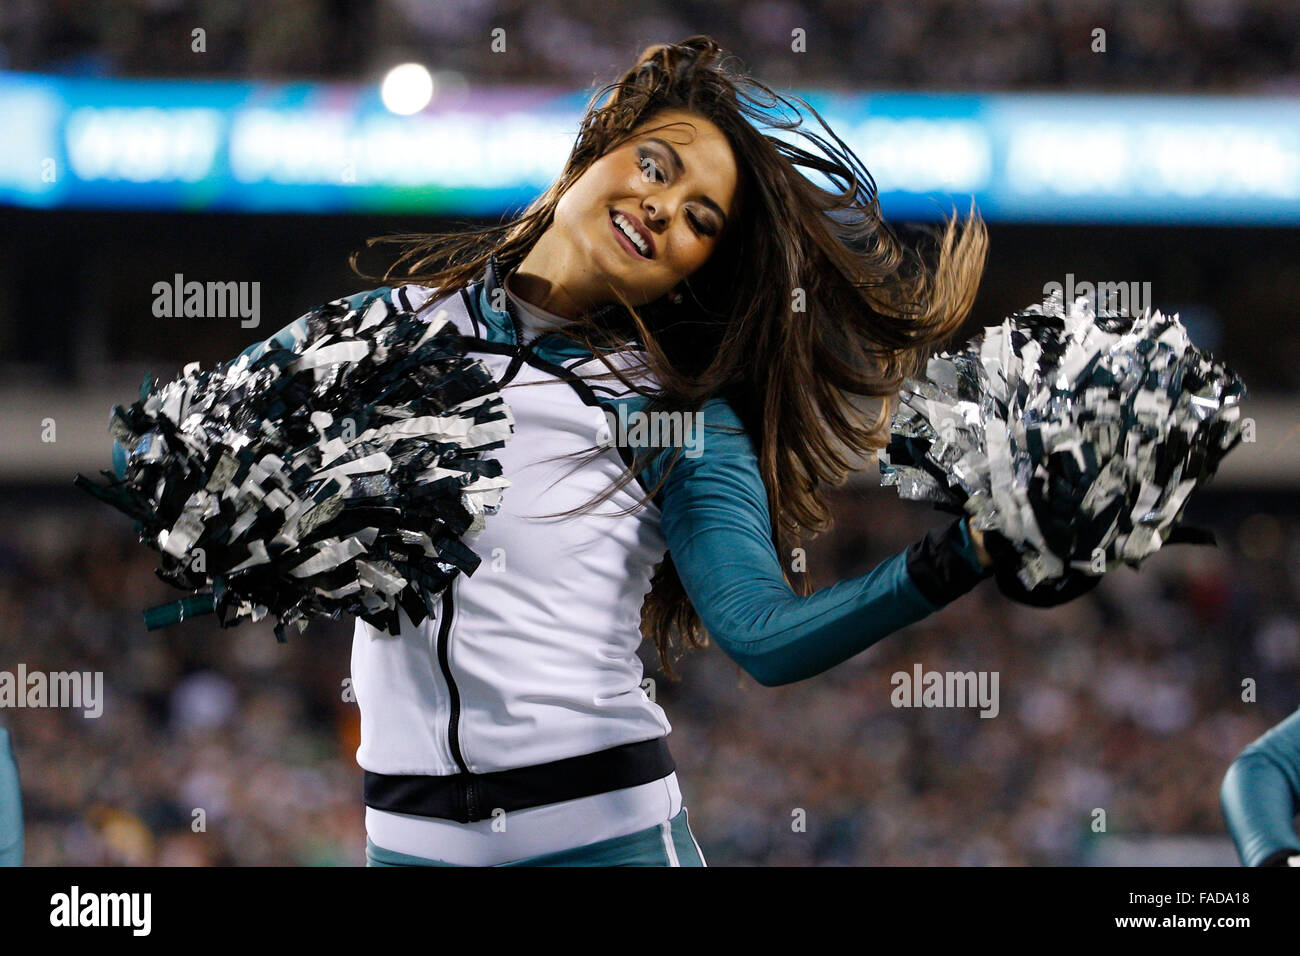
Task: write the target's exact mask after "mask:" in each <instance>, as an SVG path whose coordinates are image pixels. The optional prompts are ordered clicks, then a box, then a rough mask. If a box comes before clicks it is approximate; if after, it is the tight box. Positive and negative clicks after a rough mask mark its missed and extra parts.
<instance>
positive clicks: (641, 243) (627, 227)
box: [614, 212, 650, 256]
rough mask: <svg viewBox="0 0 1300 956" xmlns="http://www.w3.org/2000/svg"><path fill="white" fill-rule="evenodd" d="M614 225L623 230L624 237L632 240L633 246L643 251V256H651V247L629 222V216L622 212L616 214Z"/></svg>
mask: <svg viewBox="0 0 1300 956" xmlns="http://www.w3.org/2000/svg"><path fill="white" fill-rule="evenodd" d="M614 225H616V226H618V228H620V229H622V230H623V235H625V236H627V237H628V238H629V239H630V240H632V244H633V245H634V246H636V247H637V248H638V249H639V250H641V255H643V256H649V255H650V247H649V246H647V245H646V241H645V240H644V239H643V238H641V233H639V232H637V231H636V227H635V226H633V225H632V223H631V222H629V221H628V218H627V216H625V215H623V214H622V213H621V212H619V213H615V214H614Z"/></svg>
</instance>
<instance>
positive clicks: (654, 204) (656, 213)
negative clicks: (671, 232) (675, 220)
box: [642, 199, 668, 229]
mask: <svg viewBox="0 0 1300 956" xmlns="http://www.w3.org/2000/svg"><path fill="white" fill-rule="evenodd" d="M642 205H643V208H644V209H645V214H646V222H647V224H649V225H650V226H651V228H654V229H666V228H667V227H668V218H667V216H666V215H664V210H665V209H666V208H667V207H668V203H667V201H666V200H662V199H647V200H646V201H645V202H644V203H643V204H642Z"/></svg>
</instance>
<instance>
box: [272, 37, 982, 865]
mask: <svg viewBox="0 0 1300 956" xmlns="http://www.w3.org/2000/svg"><path fill="white" fill-rule="evenodd" d="M726 59H727V58H726V57H725V55H724V54H723V52H722V51H721V50H720V49H719V47H718V46H717V45H716V44H715V43H714V42H713V41H712V40H710V39H709V38H707V37H703V36H695V37H691V38H689V39H687V40H685V41H684V42H682V43H679V44H673V45H659V46H654V47H651V48H649V49H648V50H646V51H645V53H643V54H642V56H641V57H640V58H639V60H638V61H637V63H636V64H635V66H633V67H632V69H631V70H629V71H628V72H627V73H626V74H625V75H624V76H623V77H622V78H621V79H619V80H618V81H617V82H615V83H613V84H611V85H610V86H608V87H606V88H605V89H603V90H601V91H600V92H598V93H597V94H596V96H595V97H594V98H593V100H592V102H591V105H590V107H589V109H588V111H587V113H586V115H585V117H584V120H583V122H582V125H581V129H580V131H579V135H578V138H577V142H576V143H575V146H574V148H573V151H572V153H571V155H570V157H569V160H568V162H567V164H566V166H565V169H564V171H563V173H562V174H561V176H560V177H559V179H558V180H557V181H556V182H555V183H554V184H553V185H552V186H551V187H550V188H549V189H548V190H546V192H545V193H543V194H542V195H541V196H540V197H538V199H537V200H536V201H535V202H533V203H532V204H531V205H530V206H529V207H528V208H527V209H526V210H524V212H523V213H522V215H520V216H519V217H518V218H517V219H515V220H513V221H511V222H508V223H504V224H502V225H499V226H494V227H490V228H485V229H478V230H474V231H469V232H463V233H458V234H455V235H436V236H396V237H388V238H387V239H385V240H372V243H373V242H376V241H396V242H398V243H400V244H401V245H402V247H403V251H402V253H401V255H400V256H398V258H397V260H396V262H395V264H394V265H393V267H392V268H390V269H389V270H387V272H385V273H384V274H383V275H382V276H377V277H374V276H372V277H370V278H378V279H380V280H381V281H384V282H386V283H388V284H387V285H385V286H383V287H382V288H379V289H376V290H373V291H371V292H366V293H361V294H360V295H358V296H355V297H353V299H352V300H351V302H350V304H352V305H355V306H364V305H365V304H366V303H367V302H368V301H371V300H373V299H375V298H376V297H385V298H386V299H387V300H388V302H389V304H391V305H393V306H396V307H400V308H402V309H406V310H410V311H413V312H417V313H419V314H420V315H421V316H427V317H430V318H432V317H433V316H442V317H443V318H444V319H446V320H449V321H451V322H453V323H454V324H455V326H456V328H457V331H458V332H459V333H460V334H461V335H462V336H463V337H464V342H465V343H466V348H467V350H468V354H470V355H472V356H474V357H476V358H479V359H481V360H482V361H483V362H484V363H485V364H486V365H487V366H488V368H489V369H490V370H491V372H492V373H493V375H494V377H495V379H496V381H497V384H498V386H499V388H500V389H501V391H502V394H503V395H504V396H505V397H506V399H507V401H508V402H509V404H510V407H511V410H512V414H513V416H514V420H515V428H514V433H513V435H512V436H511V438H510V439H509V441H507V442H506V443H505V447H504V448H502V449H500V450H499V451H494V452H493V454H494V455H496V457H497V458H498V459H499V461H500V462H501V465H502V468H503V474H504V476H505V477H506V478H508V479H509V481H510V487H509V488H507V489H506V491H505V495H504V500H503V504H502V505H501V508H500V510H499V511H498V512H497V513H495V514H492V515H489V516H487V517H486V521H485V526H484V528H483V530H482V532H481V534H480V535H479V536H478V537H477V538H476V539H475V540H474V542H473V546H474V550H475V551H476V552H477V553H478V554H479V555H480V556H481V558H482V560H483V563H482V565H481V566H480V567H479V568H478V569H477V570H476V571H475V573H474V574H473V575H470V576H464V575H462V576H458V577H457V578H455V579H454V582H453V584H452V585H451V586H450V587H448V588H447V589H446V590H445V592H444V593H443V594H442V596H441V598H440V603H439V607H438V613H437V615H436V616H435V617H433V618H430V619H426V620H425V621H423V622H422V623H421V624H419V625H414V624H412V623H411V622H410V621H409V619H407V618H406V617H403V618H402V620H403V626H402V627H401V628H400V632H399V633H396V634H390V633H385V632H383V631H380V630H378V629H377V628H375V627H374V626H372V625H370V624H368V623H366V622H364V621H361V620H359V619H358V621H357V623H356V631H355V636H354V642H353V649H352V662H351V664H352V682H353V688H354V690H355V693H356V701H357V704H358V706H359V708H360V716H361V745H360V748H359V750H358V752H357V760H358V763H359V764H360V766H361V767H362V769H363V770H364V799H365V805H366V830H367V859H368V862H369V864H370V865H375V866H385V865H429V866H446V865H449V866H514V865H586V866H591V865H650V866H704V865H705V861H704V855H703V853H701V851H700V848H699V845H698V844H697V843H696V841H695V838H694V836H693V835H692V833H691V829H690V826H689V823H688V818H687V810H686V806H685V803H684V801H683V797H682V791H681V787H680V784H679V781H678V779H677V775H676V773H675V767H674V763H673V759H672V756H671V754H670V752H669V748H668V746H667V738H668V736H669V732H670V730H671V725H670V723H669V721H668V719H667V717H666V716H665V714H664V711H663V710H662V709H661V708H660V707H659V705H658V704H657V703H656V702H655V701H654V700H653V699H652V698H651V697H650V696H649V695H648V694H647V693H646V691H645V690H644V689H643V687H642V677H643V674H642V665H641V661H640V659H639V658H638V656H637V649H638V647H639V646H640V644H641V642H642V640H643V639H644V638H649V639H650V640H651V641H653V642H654V644H655V647H656V649H657V651H658V654H659V658H660V660H661V662H662V665H663V667H664V670H665V672H666V673H667V674H668V675H669V676H670V677H673V678H675V677H676V674H675V671H674V668H673V662H674V659H675V658H676V657H678V656H679V654H680V651H681V650H683V649H685V648H689V647H698V646H701V645H702V644H703V643H704V641H705V639H706V637H707V638H712V640H713V641H715V642H716V643H717V644H718V645H719V646H721V647H722V649H723V650H724V651H725V652H726V653H727V654H728V655H729V656H730V657H732V658H733V659H734V660H735V661H736V662H737V663H738V664H739V665H740V667H742V668H743V669H744V670H745V671H746V672H747V673H748V674H750V675H751V676H752V677H753V678H754V679H755V680H757V681H758V682H759V683H761V684H763V685H764V686H776V685H780V684H787V683H790V682H793V681H799V680H804V679H806V678H809V677H812V676H814V675H816V674H820V673H822V672H823V671H825V670H827V669H828V668H830V667H834V666H835V665H836V664H839V663H840V662H842V661H845V660H847V659H849V658H851V657H853V656H854V655H856V654H858V653H860V652H861V651H863V650H864V649H866V648H868V647H870V646H872V645H873V644H875V643H876V642H877V641H879V640H881V639H882V638H884V637H886V636H887V635H889V634H892V633H894V632H895V631H897V630H899V629H900V628H903V627H906V626H907V625H909V624H912V623H913V622H915V621H918V620H920V619H922V618H924V617H926V616H927V615H929V614H931V613H933V612H934V611H936V610H937V609H939V608H941V607H943V606H945V605H947V604H948V603H950V602H951V601H953V600H955V599H956V598H958V597H959V596H960V595H962V594H964V593H965V592H966V591H968V590H970V589H971V588H972V587H974V586H975V585H976V584H977V583H978V582H979V581H980V580H982V579H983V578H985V577H988V576H989V575H990V574H991V573H992V572H991V570H990V565H991V559H990V558H989V556H988V553H987V552H986V551H985V549H984V547H983V543H982V539H981V537H980V535H979V534H978V533H976V532H973V531H972V530H971V529H970V528H969V527H968V525H967V523H966V521H965V520H964V519H963V520H959V521H955V522H953V523H952V524H951V525H949V526H947V527H944V528H940V529H937V530H935V531H933V532H931V533H930V534H928V535H926V536H925V538H924V539H922V540H921V541H918V542H917V543H916V544H914V545H913V546H911V547H910V548H908V549H907V550H905V551H903V552H900V553H898V554H896V555H894V556H893V557H892V558H890V559H888V560H886V561H884V562H883V563H882V564H880V565H879V566H878V567H877V568H875V569H874V570H873V571H871V572H870V573H868V574H865V575H862V576H860V577H854V578H850V579H847V580H844V581H840V582H838V583H836V584H834V585H832V586H829V587H825V588H822V589H820V590H817V591H815V592H811V589H810V588H809V587H808V585H807V583H806V581H804V582H802V583H801V585H800V587H799V588H798V589H797V590H796V588H795V587H794V586H792V584H791V575H792V572H793V571H794V570H795V565H796V564H797V562H796V560H795V556H796V553H797V552H796V550H795V546H796V543H797V542H798V541H799V540H800V536H801V535H807V534H811V533H816V532H818V531H821V530H824V529H825V528H826V526H827V525H828V520H829V519H828V506H827V502H826V495H827V493H828V491H829V490H831V489H832V488H834V487H835V486H837V485H839V484H841V483H842V482H843V480H844V479H845V477H846V476H847V474H848V473H849V471H850V469H851V468H852V467H853V466H854V463H855V462H857V461H860V460H861V459H862V458H863V457H864V456H870V455H871V454H873V453H874V452H875V451H876V450H877V449H879V448H881V447H882V446H883V445H884V443H885V441H886V438H887V433H888V425H889V421H890V418H891V414H892V410H893V408H894V404H895V400H896V396H897V393H898V390H899V386H900V384H901V382H902V380H903V379H904V377H906V376H908V375H914V374H918V373H919V372H920V371H921V370H922V369H923V367H924V359H925V357H926V356H927V354H928V352H929V350H930V349H931V348H932V347H933V346H934V345H935V344H936V343H938V342H940V341H942V340H943V339H945V338H947V337H949V336H950V335H951V334H952V333H953V332H954V331H955V330H956V329H957V328H958V326H959V325H960V324H961V322H962V320H963V319H964V318H965V317H966V315H967V314H968V312H969V310H970V308H971V305H972V302H973V299H974V297H975V293H976V288H977V285H978V281H979V277H980V274H981V272H982V269H983V265H984V258H985V249H986V243H987V239H986V232H985V229H984V226H983V223H982V222H981V220H980V219H979V217H978V216H977V215H975V214H973V213H972V216H971V217H970V218H969V219H967V220H966V222H965V223H964V224H962V223H960V222H958V221H957V220H955V219H954V220H949V221H947V222H945V223H944V225H943V226H942V227H941V228H940V229H939V230H938V231H937V233H936V234H935V241H934V243H933V245H932V247H931V246H929V245H927V246H925V247H920V246H918V247H913V246H909V245H905V244H904V243H903V242H901V241H900V240H899V238H898V237H897V235H896V234H895V233H894V232H893V231H892V230H891V229H890V228H889V226H888V225H887V224H886V223H885V221H884V220H883V219H882V216H881V212H880V208H879V205H878V201H877V198H876V194H875V185H874V183H873V182H872V180H871V177H870V175H869V174H868V173H867V172H866V170H865V169H863V168H862V167H861V164H860V163H859V161H858V160H857V159H856V157H855V156H854V155H853V154H852V153H851V152H850V151H849V150H848V148H847V147H846V146H845V145H844V144H843V143H842V141H841V140H839V138H838V137H836V136H835V135H834V133H831V132H830V131H829V130H827V132H828V133H829V134H830V139H829V140H828V139H826V138H823V137H821V136H820V135H817V134H815V133H811V132H808V131H806V130H803V129H802V128H801V124H802V118H801V117H800V116H799V115H798V109H797V108H796V107H795V106H794V105H793V103H792V102H791V101H790V100H789V99H786V98H783V97H779V96H777V95H776V94H775V93H773V92H772V91H771V90H770V89H769V88H767V87H766V86H763V85H762V84H759V83H757V82H755V81H753V80H751V79H749V78H747V77H745V76H744V75H743V74H740V73H738V72H736V71H735V70H733V69H731V68H729V67H728V65H727V63H726ZM606 94H608V96H607V95H606ZM800 102H802V101H800ZM803 105H804V106H805V107H806V108H807V109H809V110H810V111H811V112H812V113H813V115H816V111H815V110H812V109H811V107H807V104H806V103H805V104H803ZM773 107H785V108H788V109H791V110H793V111H794V112H793V115H780V114H778V113H775V112H773V111H772V108H773ZM817 119H818V120H819V122H821V117H820V116H817ZM758 123H765V124H766V125H767V126H769V127H771V128H772V129H774V130H777V131H779V132H780V133H781V134H782V135H779V136H773V135H768V134H765V133H763V132H760V130H759V128H758V125H757V124H758ZM822 125H823V127H824V126H825V124H824V122H823V124H822ZM799 137H802V138H803V140H804V141H805V142H807V143H808V144H809V145H811V146H814V147H816V148H817V151H815V152H814V151H812V150H810V149H805V148H804V146H803V145H799ZM800 167H802V168H803V169H804V170H808V171H811V172H813V173H816V174H819V175H820V176H822V177H825V180H826V184H825V185H819V184H818V183H816V182H814V181H813V179H810V178H809V177H808V176H806V175H805V173H804V171H802V170H801V168H800ZM353 264H354V267H355V265H356V259H355V257H354V260H353ZM363 274H364V273H363ZM395 277H400V281H395ZM299 321H300V323H301V322H302V321H303V320H299ZM302 332H303V329H302V327H301V325H299V326H298V327H289V328H286V329H285V330H283V331H282V332H281V333H280V334H279V335H278V336H277V337H276V338H275V339H273V340H272V342H275V343H276V344H279V345H287V344H288V343H289V342H291V341H292V340H293V337H294V336H296V335H301V334H302ZM270 344H271V343H269V342H268V343H260V344H258V345H256V346H254V347H253V348H252V349H250V350H249V353H248V354H250V355H252V356H253V357H256V356H257V355H258V354H260V353H261V350H263V349H265V348H267V347H268V345H270ZM867 404H871V405H872V408H871V409H870V411H865V410H864V406H865V405H867ZM665 422H667V423H670V424H672V425H673V426H674V427H675V428H676V431H675V432H674V431H673V429H672V428H669V429H664V428H659V429H656V428H655V427H654V425H655V424H656V423H660V424H662V423H665ZM665 431H668V432H670V433H671V434H670V435H669V437H668V438H667V439H665V438H664V433H665ZM794 729H795V728H792V730H794Z"/></svg>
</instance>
